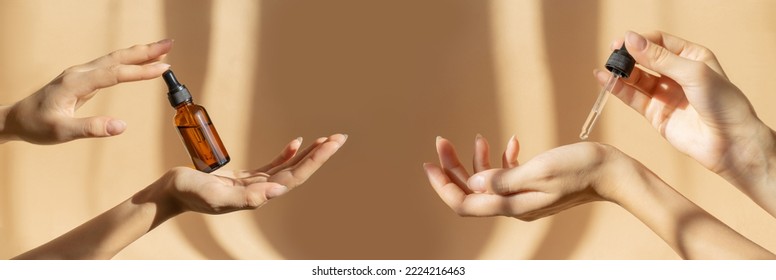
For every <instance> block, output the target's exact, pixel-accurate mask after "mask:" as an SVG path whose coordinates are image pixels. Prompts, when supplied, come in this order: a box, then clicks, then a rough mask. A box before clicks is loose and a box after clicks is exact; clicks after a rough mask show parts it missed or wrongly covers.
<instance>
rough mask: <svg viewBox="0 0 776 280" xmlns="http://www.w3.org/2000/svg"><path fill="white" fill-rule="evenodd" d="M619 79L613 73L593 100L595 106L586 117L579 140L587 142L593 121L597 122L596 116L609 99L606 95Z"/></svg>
mask: <svg viewBox="0 0 776 280" xmlns="http://www.w3.org/2000/svg"><path fill="white" fill-rule="evenodd" d="M619 78H620V75H617V74H614V73H612V75H611V76H609V80H608V81H606V84H605V85H604V87H603V88H602V89H601V92H600V93H599V94H598V98H597V99H596V100H595V104H593V109H591V110H590V114H588V115H587V119H586V120H585V124H584V125H583V126H582V132H581V133H580V134H579V139H582V140H587V137H588V136H590V131H592V130H593V126H594V125H595V121H596V120H598V116H600V115H601V112H602V111H603V110H604V105H606V100H607V99H609V94H608V93H609V92H612V89H614V85H615V84H617V80H619Z"/></svg>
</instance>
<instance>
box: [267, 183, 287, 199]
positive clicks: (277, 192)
mask: <svg viewBox="0 0 776 280" xmlns="http://www.w3.org/2000/svg"><path fill="white" fill-rule="evenodd" d="M287 192H288V187H286V186H282V185H281V186H277V187H273V188H271V189H269V190H267V192H266V194H265V195H266V196H267V199H272V198H275V197H278V196H281V195H283V194H284V193H287Z"/></svg>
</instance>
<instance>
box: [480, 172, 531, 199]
mask: <svg viewBox="0 0 776 280" xmlns="http://www.w3.org/2000/svg"><path fill="white" fill-rule="evenodd" d="M520 168H521V167H515V168H510V169H490V170H485V171H482V172H479V173H476V174H474V175H472V176H471V177H470V178H469V181H468V182H467V184H468V185H469V189H471V190H472V191H473V192H475V193H486V192H487V193H495V194H500V195H506V194H513V193H517V192H520V191H521V190H522V189H523V187H522V186H521V185H522V184H521V183H520V182H522V181H523V179H521V178H520V174H521V172H518V169H520Z"/></svg>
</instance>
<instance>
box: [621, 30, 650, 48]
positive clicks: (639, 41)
mask: <svg viewBox="0 0 776 280" xmlns="http://www.w3.org/2000/svg"><path fill="white" fill-rule="evenodd" d="M625 42H627V43H628V45H630V46H631V51H641V50H644V49H645V48H646V47H647V39H644V37H642V36H641V35H639V34H638V33H636V32H633V31H628V32H626V33H625Z"/></svg>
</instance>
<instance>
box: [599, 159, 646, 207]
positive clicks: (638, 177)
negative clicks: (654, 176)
mask: <svg viewBox="0 0 776 280" xmlns="http://www.w3.org/2000/svg"><path fill="white" fill-rule="evenodd" d="M602 146H603V147H605V149H604V160H603V162H604V163H603V164H602V165H601V166H599V168H598V176H597V181H596V182H595V183H593V188H594V189H595V191H596V193H598V195H600V196H601V198H603V199H604V200H606V201H609V202H613V203H616V204H622V203H623V201H625V200H626V199H627V198H628V197H629V196H630V194H628V193H627V192H628V191H629V190H631V189H630V188H632V187H631V186H639V185H643V181H644V176H645V175H646V174H644V170H645V168H644V166H643V165H641V163H639V162H638V161H636V160H634V159H633V158H631V157H629V156H627V155H626V154H624V153H622V152H621V151H620V150H618V149H616V148H614V147H612V146H608V145H602ZM624 186H628V187H624Z"/></svg>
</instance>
